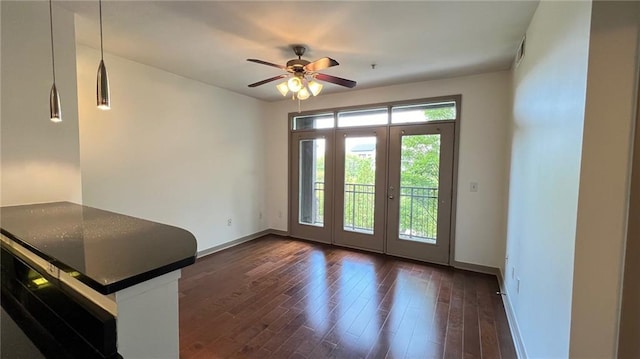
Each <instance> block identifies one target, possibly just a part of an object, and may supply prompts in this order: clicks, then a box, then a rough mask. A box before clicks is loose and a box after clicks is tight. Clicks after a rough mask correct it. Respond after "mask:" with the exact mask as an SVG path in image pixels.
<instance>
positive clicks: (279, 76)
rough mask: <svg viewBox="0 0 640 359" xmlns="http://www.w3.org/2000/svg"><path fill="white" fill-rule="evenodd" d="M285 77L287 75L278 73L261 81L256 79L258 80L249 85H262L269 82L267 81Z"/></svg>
mask: <svg viewBox="0 0 640 359" xmlns="http://www.w3.org/2000/svg"><path fill="white" fill-rule="evenodd" d="M285 77H287V75H278V76H274V77H272V78H269V79H266V80H262V81H258V82H256V83H253V84H251V85H249V87H258V86H260V85H264V84H266V83H269V82H271V81H275V80H278V79H282V78H285Z"/></svg>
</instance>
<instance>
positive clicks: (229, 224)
mask: <svg viewBox="0 0 640 359" xmlns="http://www.w3.org/2000/svg"><path fill="white" fill-rule="evenodd" d="M227 226H229V227H231V218H229V219H227Z"/></svg>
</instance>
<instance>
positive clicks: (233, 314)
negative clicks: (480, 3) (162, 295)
mask: <svg viewBox="0 0 640 359" xmlns="http://www.w3.org/2000/svg"><path fill="white" fill-rule="evenodd" d="M496 288H497V280H496V278H495V277H494V276H489V275H482V274H477V273H471V272H466V271H462V270H455V269H452V268H449V267H444V266H438V265H429V264H423V263H420V262H416V261H410V260H402V259H398V258H395V257H389V256H384V255H379V254H370V253H366V252H360V251H353V250H348V249H344V248H339V247H333V246H328V245H323V244H315V243H310V242H305V241H299V240H293V239H288V238H281V237H277V236H265V237H263V238H260V239H257V240H253V241H250V242H247V243H244V244H241V245H238V246H235V247H232V248H229V249H227V250H224V251H221V252H218V253H214V254H211V255H209V256H206V257H204V258H200V259H198V260H197V261H196V263H195V264H194V265H192V266H189V267H187V268H185V269H184V270H183V272H182V278H181V279H180V284H179V295H180V308H179V309H180V318H179V323H180V349H181V350H180V358H182V359H191V358H196V359H197V358H298V359H304V358H307V359H310V358H365V357H367V358H386V357H388V358H411V359H423V358H438V359H442V358H444V357H447V358H449V357H452V358H468V359H472V358H506V359H511V358H515V347H514V345H513V341H512V340H511V333H510V331H509V325H508V322H507V319H506V315H505V313H504V307H503V305H502V300H501V298H500V297H499V296H497V295H495V291H496V290H497V289H496ZM492 291H493V293H492Z"/></svg>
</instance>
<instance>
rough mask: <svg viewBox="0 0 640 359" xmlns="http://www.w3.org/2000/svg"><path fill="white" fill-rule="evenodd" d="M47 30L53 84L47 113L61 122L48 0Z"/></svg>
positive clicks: (51, 11)
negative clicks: (49, 38)
mask: <svg viewBox="0 0 640 359" xmlns="http://www.w3.org/2000/svg"><path fill="white" fill-rule="evenodd" d="M49 26H50V27H49V30H50V34H51V66H52V69H53V86H51V93H50V94H49V113H50V114H51V122H62V110H61V109H60V94H59V93H58V89H57V88H56V60H55V56H54V51H53V9H52V7H51V0H49Z"/></svg>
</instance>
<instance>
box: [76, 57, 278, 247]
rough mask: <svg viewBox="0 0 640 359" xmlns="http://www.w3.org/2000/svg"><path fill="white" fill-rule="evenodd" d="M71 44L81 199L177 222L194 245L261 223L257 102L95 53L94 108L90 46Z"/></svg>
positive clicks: (262, 175) (263, 223)
mask: <svg viewBox="0 0 640 359" xmlns="http://www.w3.org/2000/svg"><path fill="white" fill-rule="evenodd" d="M77 50H78V51H77V62H78V89H79V99H78V105H79V113H80V149H81V163H82V175H83V181H82V189H83V196H84V203H85V204H86V205H89V206H96V207H99V208H102V209H107V210H114V211H117V212H121V213H125V214H130V215H134V216H138V217H142V218H147V219H151V220H155V221H159V222H163V223H167V224H172V225H176V226H179V227H182V228H185V229H187V230H189V231H191V232H192V233H193V234H194V235H195V236H196V238H197V240H198V250H199V251H203V250H206V249H209V248H211V247H214V246H217V245H220V244H222V243H225V242H229V241H231V240H235V239H238V238H240V237H243V236H246V235H250V234H254V233H256V232H259V231H262V230H264V229H266V228H267V221H266V212H265V210H266V208H265V191H266V190H265V182H266V177H265V150H264V149H265V142H264V141H265V138H264V132H265V125H266V123H265V121H264V120H263V116H262V112H263V102H261V101H258V100H255V99H252V98H249V97H246V96H243V95H238V94H235V93H232V92H229V91H226V90H223V89H220V88H216V87H213V86H209V85H206V84H203V83H200V82H197V81H193V80H190V79H186V78H183V77H180V76H177V75H174V74H171V73H168V72H165V71H162V70H159V69H156V68H153V67H149V66H146V65H142V64H139V63H136V62H132V61H129V60H126V59H123V58H120V57H116V56H112V55H109V54H105V64H106V67H107V70H108V72H109V79H110V84H111V110H110V111H100V110H98V109H97V108H96V106H95V86H96V82H95V81H96V71H97V67H98V63H99V59H100V55H99V52H98V51H97V50H94V49H91V48H88V47H85V46H81V45H78V47H77ZM261 213H262V214H264V215H265V217H264V219H260V215H261ZM229 218H231V219H232V225H231V226H227V219H229Z"/></svg>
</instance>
